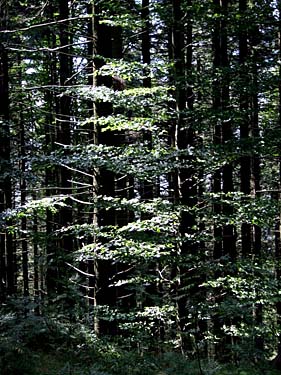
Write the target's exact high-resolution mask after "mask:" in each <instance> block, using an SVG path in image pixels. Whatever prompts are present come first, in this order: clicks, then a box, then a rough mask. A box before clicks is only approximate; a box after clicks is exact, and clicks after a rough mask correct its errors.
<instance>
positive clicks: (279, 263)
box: [273, 2, 281, 370]
mask: <svg viewBox="0 0 281 375" xmlns="http://www.w3.org/2000/svg"><path fill="white" fill-rule="evenodd" d="M278 13H279V19H278V48H279V51H278V52H279V54H278V55H279V59H281V2H278ZM278 94H279V97H278V100H279V102H278V127H279V131H280V130H281V66H279V84H278ZM279 153H281V148H280V147H279ZM278 188H279V189H278V190H279V191H278V192H277V193H276V195H275V198H276V200H277V201H279V202H280V199H281V197H280V189H281V157H280V156H279V183H278ZM275 272H276V279H277V285H278V290H280V287H281V217H280V216H279V218H278V220H277V221H276V224H275ZM276 315H277V319H276V320H277V329H278V331H279V330H280V327H281V300H279V301H277V303H276ZM277 339H278V341H277V356H276V357H275V359H274V362H273V364H274V366H275V367H276V368H277V369H279V370H280V369H281V334H280V333H279V335H278V337H277Z"/></svg>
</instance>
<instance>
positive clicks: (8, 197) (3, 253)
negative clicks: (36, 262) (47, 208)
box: [0, 1, 16, 300]
mask: <svg viewBox="0 0 281 375" xmlns="http://www.w3.org/2000/svg"><path fill="white" fill-rule="evenodd" d="M7 20H8V4H7V2H5V1H4V2H1V4H0V30H3V29H6V27H7ZM1 38H2V40H0V120H1V123H2V125H1V126H2V128H1V135H0V159H1V164H0V176H1V180H0V212H3V211H5V210H7V209H9V208H10V209H11V208H12V184H11V178H10V176H9V173H10V171H11V169H10V167H11V164H10V125H9V118H10V113H9V84H8V79H9V71H8V53H7V50H6V47H5V44H4V41H5V40H4V39H5V34H1ZM3 176H5V177H3ZM0 273H1V283H0V284H1V285H0V299H1V300H4V299H5V297H6V295H13V294H14V293H15V291H16V264H15V254H14V245H13V238H12V234H10V233H8V232H7V231H6V230H5V229H3V228H2V229H1V231H0Z"/></svg>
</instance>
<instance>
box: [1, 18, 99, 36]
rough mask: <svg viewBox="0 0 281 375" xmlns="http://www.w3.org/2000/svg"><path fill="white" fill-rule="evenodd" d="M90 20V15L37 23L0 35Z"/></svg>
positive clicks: (3, 32) (2, 31)
mask: <svg viewBox="0 0 281 375" xmlns="http://www.w3.org/2000/svg"><path fill="white" fill-rule="evenodd" d="M91 18H92V15H85V16H78V17H70V18H66V19H63V20H57V21H51V22H46V23H39V24H36V25H31V26H28V27H23V28H21V29H17V30H1V31H0V33H1V34H15V33H18V32H21V31H29V30H32V29H36V28H40V27H45V26H51V25H57V24H58V23H64V22H68V21H75V20H80V19H91Z"/></svg>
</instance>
